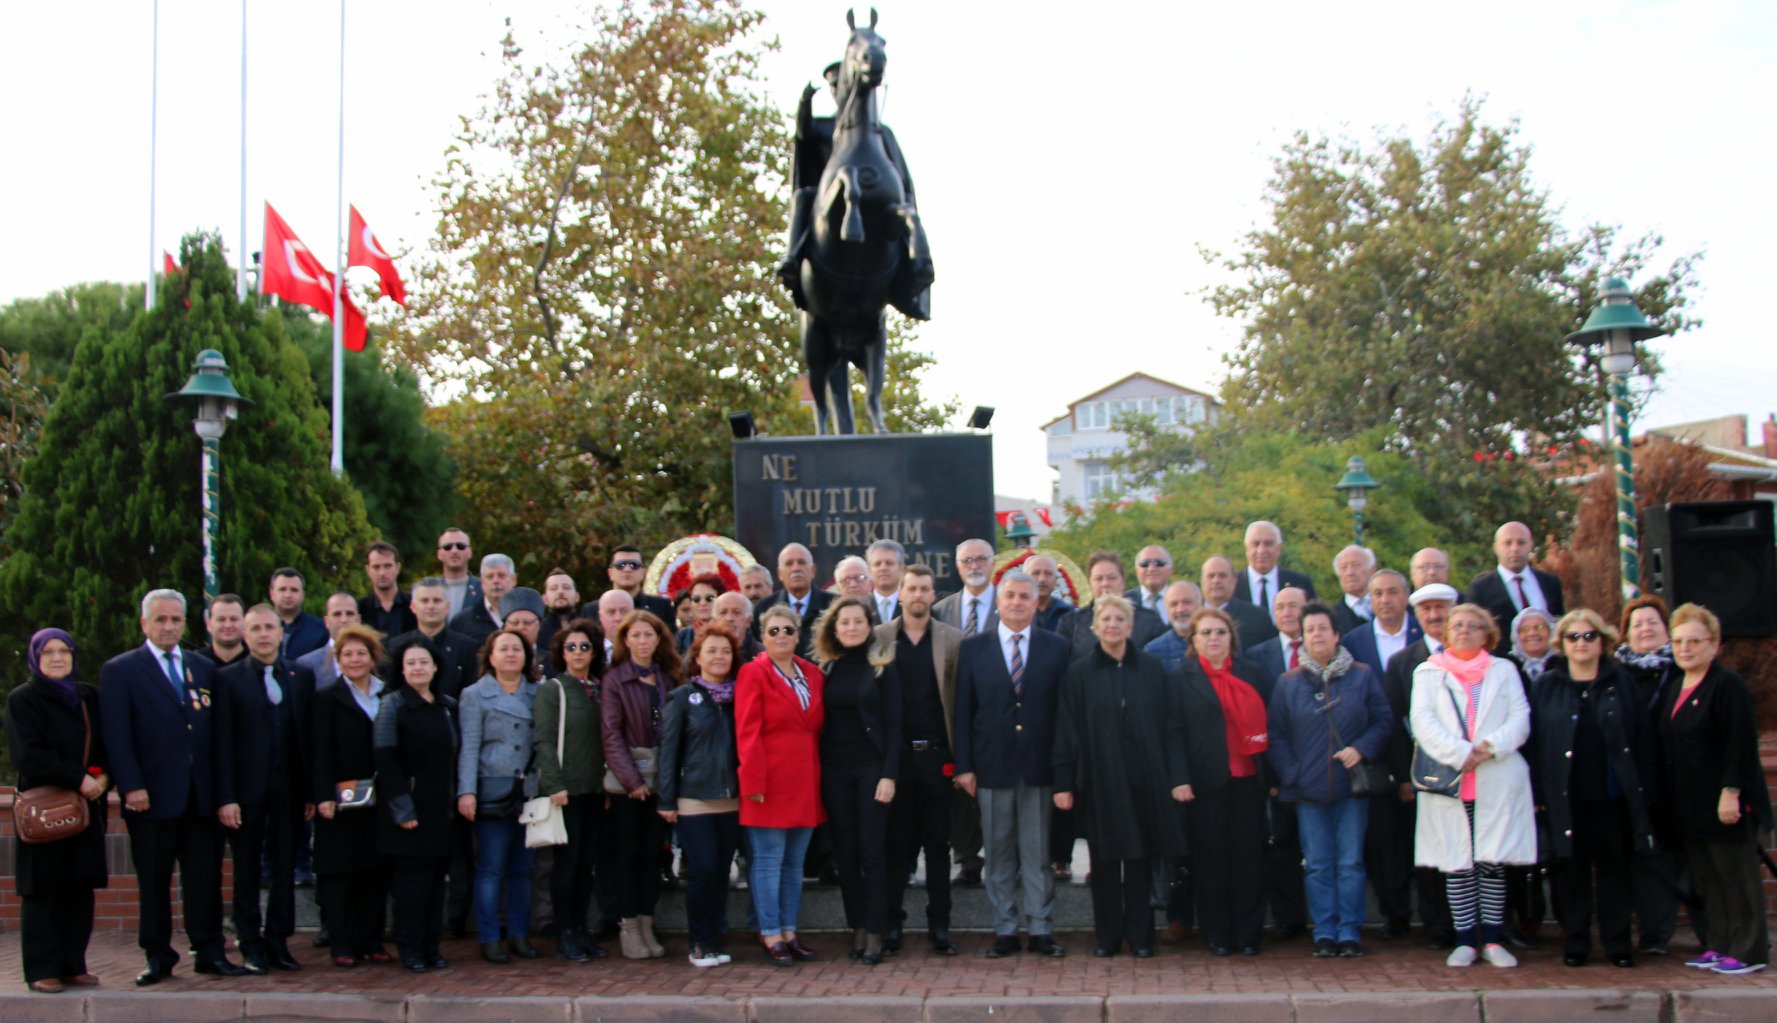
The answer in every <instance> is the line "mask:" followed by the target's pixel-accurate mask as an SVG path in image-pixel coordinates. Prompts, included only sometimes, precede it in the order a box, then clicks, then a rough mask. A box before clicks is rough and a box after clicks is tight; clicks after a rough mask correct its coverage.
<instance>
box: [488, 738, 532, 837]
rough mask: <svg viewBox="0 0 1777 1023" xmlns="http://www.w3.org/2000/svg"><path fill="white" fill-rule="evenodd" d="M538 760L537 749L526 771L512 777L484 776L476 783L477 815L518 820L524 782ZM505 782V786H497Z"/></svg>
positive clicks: (528, 762)
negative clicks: (501, 787)
mask: <svg viewBox="0 0 1777 1023" xmlns="http://www.w3.org/2000/svg"><path fill="white" fill-rule="evenodd" d="M536 762H537V754H536V751H535V750H533V751H532V752H531V759H530V760H529V761H527V762H526V763H525V765H524V773H523V774H519V775H516V776H514V777H511V778H482V779H480V780H479V781H477V782H476V785H475V790H476V791H475V816H476V818H477V819H481V818H483V817H485V818H487V819H489V820H517V819H518V815H519V814H520V813H521V812H523V810H524V804H525V799H526V798H527V797H526V796H525V794H524V783H525V779H526V778H527V777H529V775H530V773H531V767H532V766H533V765H534V764H536ZM500 782H505V783H506V784H505V788H504V789H500V788H498V787H497V786H498V785H499V783H500ZM484 793H485V795H484Z"/></svg>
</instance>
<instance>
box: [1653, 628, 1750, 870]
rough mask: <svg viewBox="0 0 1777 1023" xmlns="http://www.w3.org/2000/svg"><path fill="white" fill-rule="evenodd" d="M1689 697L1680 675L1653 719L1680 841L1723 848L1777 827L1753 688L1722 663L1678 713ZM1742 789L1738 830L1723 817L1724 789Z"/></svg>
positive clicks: (1711, 671)
mask: <svg viewBox="0 0 1777 1023" xmlns="http://www.w3.org/2000/svg"><path fill="white" fill-rule="evenodd" d="M1683 690H1684V675H1683V673H1682V672H1678V673H1677V677H1676V678H1674V679H1673V680H1672V681H1671V682H1670V683H1669V684H1668V685H1667V687H1666V691H1665V692H1664V693H1663V694H1662V695H1661V697H1660V705H1659V707H1658V709H1656V710H1655V712H1654V728H1655V730H1656V732H1657V733H1658V735H1659V740H1660V753H1661V757H1660V759H1661V762H1662V763H1663V764H1664V765H1665V768H1666V777H1665V790H1666V797H1667V799H1668V800H1669V801H1670V804H1671V816H1672V819H1673V824H1674V826H1675V827H1676V828H1677V831H1678V835H1679V837H1680V838H1685V839H1702V840H1713V841H1722V840H1727V839H1736V838H1741V837H1744V836H1745V835H1746V833H1747V831H1748V830H1750V829H1752V828H1754V827H1762V828H1768V827H1770V826H1771V797H1770V794H1769V793H1768V792H1767V791H1766V790H1765V772H1764V769H1763V767H1762V766H1761V765H1760V763H1759V752H1758V720H1757V716H1756V714H1755V713H1754V707H1753V702H1752V693H1751V691H1750V690H1748V689H1747V687H1746V681H1745V680H1744V679H1742V678H1741V677H1740V676H1739V675H1737V674H1735V673H1734V671H1733V669H1731V668H1728V667H1726V666H1725V665H1723V664H1722V663H1721V661H1720V660H1717V661H1716V662H1715V663H1714V664H1711V665H1710V666H1709V670H1708V672H1706V673H1705V674H1704V676H1703V681H1702V682H1701V683H1700V684H1698V686H1697V688H1696V689H1695V690H1694V691H1693V692H1692V693H1691V694H1690V695H1689V696H1686V697H1685V701H1684V706H1683V707H1680V708H1678V712H1677V713H1676V714H1674V713H1673V709H1674V707H1675V706H1676V705H1677V703H1678V697H1679V695H1680V693H1682V692H1683ZM1724 788H1737V789H1739V790H1740V807H1741V809H1742V810H1743V811H1744V815H1743V816H1742V817H1741V818H1740V822H1739V823H1738V824H1723V823H1722V822H1721V818H1720V817H1717V816H1716V804H1717V802H1718V801H1719V800H1720V799H1721V790H1722V789H1724Z"/></svg>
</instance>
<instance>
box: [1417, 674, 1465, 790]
mask: <svg viewBox="0 0 1777 1023" xmlns="http://www.w3.org/2000/svg"><path fill="white" fill-rule="evenodd" d="M1444 695H1446V696H1448V697H1450V704H1451V706H1453V707H1455V708H1456V720H1457V721H1458V722H1460V723H1461V724H1462V730H1463V732H1464V733H1465V734H1466V733H1467V732H1468V722H1466V721H1463V719H1462V705H1461V704H1459V703H1457V702H1456V694H1455V693H1452V692H1451V691H1450V690H1449V689H1445V690H1444ZM1413 787H1414V788H1416V789H1418V790H1419V791H1421V792H1427V793H1430V794H1431V795H1434V796H1450V797H1452V798H1454V797H1455V796H1456V794H1457V793H1458V792H1460V791H1461V790H1462V768H1461V767H1460V766H1457V767H1452V766H1451V765H1449V764H1446V763H1444V762H1443V761H1441V760H1438V759H1436V758H1435V757H1433V756H1432V755H1431V754H1430V753H1427V752H1426V751H1425V747H1424V746H1421V745H1419V741H1418V740H1414V742H1413Z"/></svg>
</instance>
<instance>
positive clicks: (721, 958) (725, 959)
mask: <svg viewBox="0 0 1777 1023" xmlns="http://www.w3.org/2000/svg"><path fill="white" fill-rule="evenodd" d="M716 962H717V963H720V964H721V965H723V966H727V965H728V964H729V963H732V962H734V957H733V956H731V955H729V954H728V953H726V952H717V953H716Z"/></svg>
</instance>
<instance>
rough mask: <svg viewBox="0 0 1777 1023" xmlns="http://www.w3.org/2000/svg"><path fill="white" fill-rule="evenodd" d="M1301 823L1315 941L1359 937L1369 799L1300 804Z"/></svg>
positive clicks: (1353, 939) (1349, 798)
mask: <svg viewBox="0 0 1777 1023" xmlns="http://www.w3.org/2000/svg"><path fill="white" fill-rule="evenodd" d="M1296 823H1297V826H1298V829H1299V830H1300V831H1301V833H1302V857H1303V859H1304V860H1306V861H1307V870H1306V871H1305V872H1304V874H1303V878H1302V880H1303V886H1304V888H1305V889H1306V891H1307V895H1308V915H1309V916H1311V917H1313V918H1314V937H1315V940H1317V941H1318V940H1319V939H1321V938H1331V939H1332V940H1334V941H1356V940H1358V928H1359V927H1362V926H1363V923H1364V829H1365V828H1366V827H1367V826H1368V825H1369V823H1370V801H1369V800H1368V799H1359V798H1355V797H1347V798H1345V799H1340V800H1336V801H1334V802H1331V803H1297V804H1296Z"/></svg>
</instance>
